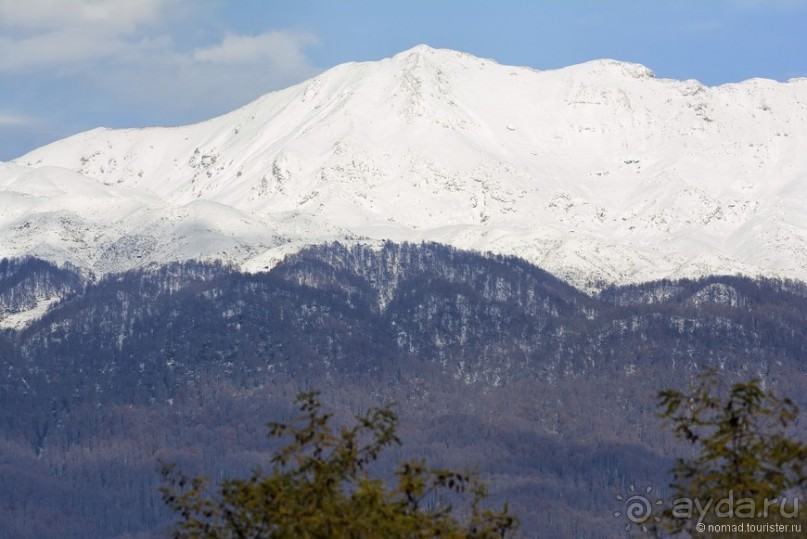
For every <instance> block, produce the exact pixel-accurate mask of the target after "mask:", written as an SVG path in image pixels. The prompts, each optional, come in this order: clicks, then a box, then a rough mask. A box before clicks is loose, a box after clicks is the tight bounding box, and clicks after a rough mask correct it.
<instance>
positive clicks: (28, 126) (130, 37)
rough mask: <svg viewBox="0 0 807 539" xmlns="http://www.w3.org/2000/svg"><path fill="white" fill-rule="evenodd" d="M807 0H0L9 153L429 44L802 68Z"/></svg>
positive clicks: (204, 109) (705, 68) (727, 71)
mask: <svg viewBox="0 0 807 539" xmlns="http://www.w3.org/2000/svg"><path fill="white" fill-rule="evenodd" d="M805 28H807V0H669V1H668V0H633V1H627V0H623V1H619V0H614V1H606V0H599V1H597V0H591V1H576V0H561V1H540V0H521V1H518V0H405V1H404V0H398V1H385V0H0V160H8V159H11V158H14V157H17V156H19V155H21V154H23V153H25V152H26V151H28V150H30V149H33V148H35V147H37V146H40V145H43V144H45V143H47V142H50V141H53V140H56V139H58V138H61V137H64V136H67V135H70V134H73V133H76V132H79V131H83V130H86V129H91V128H93V127H97V126H107V127H140V126H146V125H179V124H183V123H189V122H194V121H200V120H204V119H207V118H210V117H213V116H215V115H218V114H221V113H224V112H227V111H229V110H232V109H234V108H236V107H238V106H240V105H243V104H245V103H247V102H249V101H250V100H252V99H253V98H255V97H257V96H259V95H261V94H264V93H266V92H269V91H271V90H275V89H279V88H283V87H285V86H288V85H290V84H293V83H296V82H299V81H301V80H304V79H306V78H309V77H311V76H313V75H315V74H317V73H319V72H321V71H323V70H325V69H327V68H329V67H332V66H334V65H337V64H339V63H342V62H347V61H363V60H376V59H380V58H384V57H387V56H391V55H393V54H396V53H397V52H400V51H402V50H405V49H408V48H410V47H413V46H414V45H417V44H420V43H426V44H428V45H431V46H433V47H445V48H452V49H457V50H462V51H465V52H470V53H472V54H475V55H477V56H483V57H487V58H493V59H495V60H496V61H498V62H499V63H503V64H513V65H528V66H531V67H534V68H537V69H552V68H557V67H562V66H565V65H570V64H574V63H579V62H584V61H587V60H592V59H597V58H615V59H618V60H625V61H632V62H638V63H642V64H644V65H646V66H647V67H649V68H651V69H653V71H655V72H656V75H657V76H659V77H669V78H678V79H689V78H694V79H698V80H700V81H701V82H704V83H706V84H710V85H714V84H722V83H726V82H737V81H741V80H744V79H747V78H751V77H766V78H772V79H776V80H780V81H784V80H787V79H789V78H793V77H805V76H807V31H805Z"/></svg>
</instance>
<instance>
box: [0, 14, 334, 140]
mask: <svg viewBox="0 0 807 539" xmlns="http://www.w3.org/2000/svg"><path fill="white" fill-rule="evenodd" d="M235 5H237V3H235V2H234V3H232V4H229V3H223V2H212V1H204V2H203V1H201V0H0V79H2V81H3V84H2V86H3V87H2V88H0V99H5V101H6V103H9V102H14V103H17V105H16V108H17V109H18V111H19V112H20V114H16V115H15V114H13V113H9V112H6V113H5V114H4V111H3V110H0V127H2V128H3V129H5V130H6V131H9V130H11V131H17V132H20V133H21V132H22V131H23V130H25V129H35V127H29V128H26V127H24V126H25V125H26V124H25V123H24V122H23V121H22V120H23V119H24V118H23V116H22V115H23V114H25V113H33V112H34V111H35V114H37V115H44V116H49V117H56V116H58V117H60V118H65V119H67V118H71V119H70V120H62V121H69V122H72V123H75V122H77V121H78V122H86V121H93V122H99V123H101V124H107V125H108V124H116V125H121V122H122V120H120V119H119V118H120V117H121V116H125V117H126V118H134V119H137V118H148V120H140V121H147V122H149V123H167V124H175V123H179V122H186V121H193V120H201V119H205V118H209V117H211V116H213V115H216V114H219V113H223V112H226V111H228V110H231V109H233V108H235V107H237V106H240V105H243V104H246V103H247V102H248V101H249V100H251V99H253V98H255V97H257V96H259V95H261V94H264V93H266V92H269V91H271V90H275V89H278V88H281V87H284V86H288V85H290V84H294V83H296V82H299V81H301V80H303V79H305V78H308V77H311V76H313V75H315V74H316V73H317V72H318V71H319V70H318V69H317V68H315V67H314V66H313V65H312V64H311V62H310V61H309V60H308V57H307V51H306V49H307V48H308V47H311V46H312V45H314V44H316V36H314V35H313V34H311V33H309V32H304V31H297V30H287V29H277V28H275V29H272V28H267V29H265V30H264V31H262V32H258V33H254V34H246V33H244V32H239V31H238V30H237V28H233V27H230V28H227V27H225V26H224V25H223V24H221V20H222V18H221V17H219V16H218V13H217V10H218V9H224V8H225V6H226V7H227V9H230V8H233V9H234V8H235ZM239 7H240V6H239ZM26 86H27V87H35V88H36V92H35V94H36V96H33V95H32V96H31V97H30V98H28V97H26V96H25V94H15V93H14V88H16V87H19V88H24V87H26ZM43 100H45V102H47V103H50V105H44V103H43ZM47 106H51V107H52V108H53V109H54V110H53V111H50V112H48V111H46V110H45V109H44V108H43V107H47ZM85 109H92V110H93V111H94V112H93V113H94V114H96V115H97V117H98V118H99V119H96V120H89V119H88V118H89V116H88V115H87V114H86V113H85V112H84V110H85ZM8 110H9V109H8V107H7V108H6V111H8ZM118 111H125V114H123V115H121V114H119V112H118ZM101 115H106V116H104V117H101ZM75 118H80V120H75ZM124 121H125V122H127V125H131V124H129V123H128V122H129V121H131V120H124ZM134 121H135V122H137V121H138V120H134ZM71 125H72V124H71ZM93 125H94V124H93ZM141 125H142V124H141ZM53 129H55V130H56V131H59V132H61V131H66V130H69V128H67V127H64V126H60V125H55V126H53Z"/></svg>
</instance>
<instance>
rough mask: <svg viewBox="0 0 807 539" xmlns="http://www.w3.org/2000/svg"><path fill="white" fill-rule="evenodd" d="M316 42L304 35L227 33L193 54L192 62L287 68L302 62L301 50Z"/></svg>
mask: <svg viewBox="0 0 807 539" xmlns="http://www.w3.org/2000/svg"><path fill="white" fill-rule="evenodd" d="M313 43H316V38H315V37H314V36H313V35H312V34H308V33H295V32H281V31H269V32H265V33H263V34H260V35H257V36H247V35H235V34H229V35H227V36H225V37H224V39H223V40H222V41H221V43H218V44H216V45H213V46H210V47H202V48H199V49H196V50H195V51H193V54H192V59H193V60H195V61H201V62H211V63H217V64H235V63H242V64H243V63H251V62H269V63H270V64H272V65H275V66H278V67H282V68H289V67H292V68H293V67H294V66H295V65H300V64H302V63H305V62H306V59H305V55H304V54H303V53H302V47H304V46H306V45H310V44H313Z"/></svg>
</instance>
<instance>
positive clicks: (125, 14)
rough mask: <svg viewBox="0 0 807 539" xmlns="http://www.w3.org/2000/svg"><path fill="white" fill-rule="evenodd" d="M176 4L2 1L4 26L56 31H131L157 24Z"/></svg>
mask: <svg viewBox="0 0 807 539" xmlns="http://www.w3.org/2000/svg"><path fill="white" fill-rule="evenodd" d="M174 2H175V0H0V26H5V27H12V28H14V27H16V28H23V29H52V28H64V27H71V26H77V25H78V26H85V27H87V26H103V27H105V28H106V29H107V30H111V29H114V30H119V31H131V30H132V29H134V28H135V27H137V26H138V25H140V24H144V23H149V22H153V21H155V20H156V19H157V18H158V17H159V16H160V14H161V13H162V12H164V10H165V8H166V7H167V5H168V4H171V3H174Z"/></svg>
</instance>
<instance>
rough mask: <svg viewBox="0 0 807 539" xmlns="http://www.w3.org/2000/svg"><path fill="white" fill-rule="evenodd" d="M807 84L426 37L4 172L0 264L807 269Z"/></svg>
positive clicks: (48, 152)
mask: <svg viewBox="0 0 807 539" xmlns="http://www.w3.org/2000/svg"><path fill="white" fill-rule="evenodd" d="M805 147H807V80H804V79H799V80H792V81H789V82H786V83H777V82H774V81H769V80H761V79H753V80H749V81H746V82H743V83H739V84H728V85H723V86H719V87H707V86H703V85H701V84H699V83H698V82H697V81H692V80H689V81H677V80H669V79H659V78H656V77H654V76H653V73H652V72H651V71H650V70H649V69H647V68H645V67H643V66H639V65H636V64H627V63H621V62H616V61H611V60H602V61H595V62H589V63H585V64H581V65H576V66H571V67H567V68H564V69H559V70H554V71H536V70H533V69H530V68H525V67H511V66H503V65H499V64H497V63H496V62H494V61H492V60H487V59H481V58H476V57H473V56H471V55H468V54H463V53H459V52H455V51H449V50H434V49H431V48H428V47H424V46H420V47H416V48H414V49H412V50H409V51H405V52H403V53H401V54H399V55H397V56H395V57H393V58H389V59H385V60H382V61H378V62H367V63H350V64H345V65H341V66H338V67H336V68H333V69H331V70H329V71H327V72H325V73H323V74H321V75H319V76H317V77H315V78H314V79H311V80H309V81H306V82H304V83H301V84H299V85H296V86H293V87H291V88H288V89H285V90H282V91H278V92H274V93H270V94H267V95H265V96H263V97H261V98H260V99H258V100H256V101H255V102H253V103H250V104H248V105H246V106H244V107H243V108H241V109H238V110H236V111H234V112H231V113H229V114H226V115H224V116H221V117H218V118H214V119H212V120H209V121H206V122H203V123H200V124H196V125H191V126H185V127H178V128H150V129H125V130H110V129H96V130H93V131H89V132H87V133H81V134H78V135H76V136H73V137H71V138H68V139H65V140H62V141H59V142H56V143H54V144H51V145H49V146H46V147H43V148H40V149H38V150H35V151H33V152H31V153H30V154H27V155H25V156H22V157H20V158H19V159H17V160H15V162H14V163H8V164H5V165H3V164H0V236H2V241H0V256H21V255H25V254H32V255H36V256H39V257H42V258H45V259H48V260H52V261H56V262H62V261H70V262H71V263H73V264H76V265H77V266H80V267H82V268H85V269H87V270H92V271H94V272H96V273H106V272H110V271H120V270H125V269H129V268H133V267H140V266H144V265H147V264H149V263H153V262H156V263H165V262H169V261H172V260H186V259H207V260H213V259H222V260H227V261H231V262H235V263H237V264H239V265H241V266H242V267H243V268H244V269H247V270H250V271H257V270H263V269H268V268H270V267H272V266H274V265H275V264H276V263H277V262H278V261H279V260H281V259H282V258H283V256H284V255H285V254H288V253H291V252H295V251H296V250H298V249H299V248H301V247H302V246H305V245H309V244H312V243H320V242H322V241H329V240H354V241H370V242H372V241H380V240H384V239H390V240H394V241H424V240H425V241H437V242H442V243H446V244H450V245H454V246H456V247H460V248H469V249H476V250H479V251H492V252H496V253H503V254H515V255H518V256H521V257H523V258H525V259H527V260H529V261H531V262H533V263H536V264H538V265H540V266H541V267H543V268H545V269H547V270H549V271H552V272H553V273H555V274H557V275H559V276H561V277H563V278H565V279H568V280H570V281H571V282H573V283H574V284H575V285H577V286H579V287H583V288H588V289H598V288H601V287H602V286H605V285H607V284H610V283H628V282H639V281H645V280H651V279H658V278H664V277H673V278H675V277H695V276H703V275H708V274H714V273H721V274H727V273H728V274H734V273H744V274H763V275H770V276H785V277H792V278H800V279H804V278H806V277H807V275H806V274H805V272H807V269H805V268H807V243H806V240H807V232H806V231H807V217H805V214H804V212H803V208H804V207H805V203H807V200H805V197H806V196H807V153H805V152H804V151H803V149H804V148H805Z"/></svg>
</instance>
